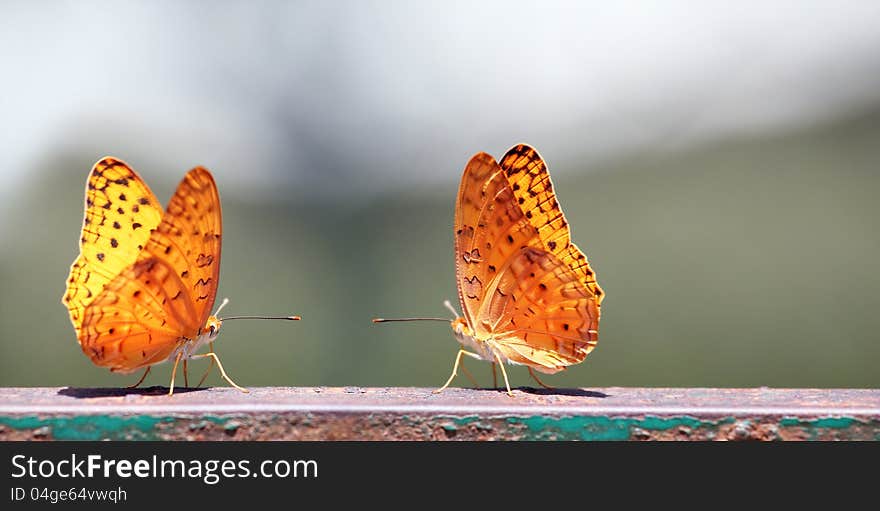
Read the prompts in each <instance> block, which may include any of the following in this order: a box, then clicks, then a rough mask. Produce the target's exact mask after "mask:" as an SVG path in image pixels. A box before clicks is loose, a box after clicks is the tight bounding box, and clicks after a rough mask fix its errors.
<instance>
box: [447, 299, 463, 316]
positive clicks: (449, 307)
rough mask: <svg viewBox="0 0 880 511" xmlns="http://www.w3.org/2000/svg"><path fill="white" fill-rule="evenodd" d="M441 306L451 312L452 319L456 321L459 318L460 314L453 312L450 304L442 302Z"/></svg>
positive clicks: (453, 309)
mask: <svg viewBox="0 0 880 511" xmlns="http://www.w3.org/2000/svg"><path fill="white" fill-rule="evenodd" d="M443 306H444V307H446V308H447V309H449V310H450V311H451V312H452V319H457V318H460V317H461V314H459V313H458V311H457V310H455V307H453V306H452V302H450V301H449V300H444V301H443Z"/></svg>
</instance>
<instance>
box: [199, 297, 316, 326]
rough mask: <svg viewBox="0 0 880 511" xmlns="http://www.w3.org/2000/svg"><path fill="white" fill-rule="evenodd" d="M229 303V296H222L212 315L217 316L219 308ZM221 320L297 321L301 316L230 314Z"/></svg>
mask: <svg viewBox="0 0 880 511" xmlns="http://www.w3.org/2000/svg"><path fill="white" fill-rule="evenodd" d="M227 303H229V298H224V299H223V303H221V304H220V307H217V312H215V313H214V316H215V317H216V316H218V315H219V314H220V310H221V309H222V308H223V307H226V304H227ZM222 319H223V321H229V320H231V319H285V320H287V321H299V320H301V319H302V318H301V317H299V316H232V317H229V318H222Z"/></svg>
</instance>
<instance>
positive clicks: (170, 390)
mask: <svg viewBox="0 0 880 511" xmlns="http://www.w3.org/2000/svg"><path fill="white" fill-rule="evenodd" d="M182 356H183V352H182V351H178V352H177V357H175V358H174V367H173V368H172V369H171V386H170V387H169V388H168V397H171V396H172V395H173V394H174V377H175V376H177V364H179V363H180V358H181V357H182Z"/></svg>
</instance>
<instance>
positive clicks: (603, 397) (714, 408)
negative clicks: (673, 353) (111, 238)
mask: <svg viewBox="0 0 880 511" xmlns="http://www.w3.org/2000/svg"><path fill="white" fill-rule="evenodd" d="M166 392H167V389H165V388H162V387H150V388H145V389H137V390H128V389H77V388H2V389H0V440H53V439H57V440H90V439H116V440H127V439H133V440H141V439H142V440H652V439H658V440H660V439H662V440H747V439H755V440H880V390H874V389H768V388H753V389H701V388H693V389H674V388H618V387H609V388H596V389H557V390H555V391H550V390H544V389H529V388H520V389H517V390H515V394H516V395H515V397H513V398H511V397H508V396H507V395H505V394H504V393H502V392H498V391H495V390H473V389H460V388H450V389H447V390H446V391H445V392H443V393H442V394H433V393H432V392H431V389H423V388H361V387H344V388H326V387H314V388H288V387H264V388H253V389H251V393H250V394H242V393H240V392H238V391H236V390H234V389H230V388H210V389H201V390H195V389H180V390H179V391H176V392H175V394H174V396H173V397H170V398H169V397H168V396H166V395H165V393H166Z"/></svg>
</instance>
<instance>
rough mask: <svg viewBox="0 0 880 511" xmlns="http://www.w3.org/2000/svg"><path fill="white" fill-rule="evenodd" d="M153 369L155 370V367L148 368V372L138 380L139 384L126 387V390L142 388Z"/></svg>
mask: <svg viewBox="0 0 880 511" xmlns="http://www.w3.org/2000/svg"><path fill="white" fill-rule="evenodd" d="M152 368H153V366H147V370H146V371H144V374H142V375H141V379H140V380H138V381H137V383H135V384H134V385H129V386H128V387H125V388H127V389H136V388H138V387H139V386H140V384H141V383H143V382H144V380H145V379H146V378H147V375H148V374H150V369H152Z"/></svg>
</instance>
